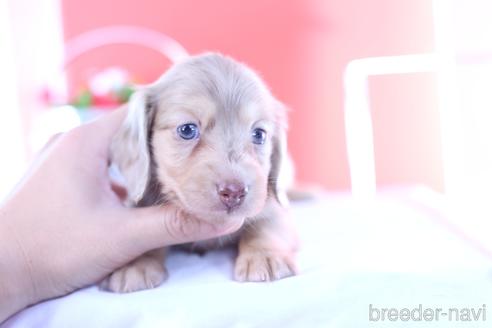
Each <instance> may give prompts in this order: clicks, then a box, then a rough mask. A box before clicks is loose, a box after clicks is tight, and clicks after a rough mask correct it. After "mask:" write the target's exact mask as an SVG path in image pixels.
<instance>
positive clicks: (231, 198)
mask: <svg viewBox="0 0 492 328" xmlns="http://www.w3.org/2000/svg"><path fill="white" fill-rule="evenodd" d="M217 194H218V195H219V198H220V201H221V202H222V204H224V205H225V206H226V207H227V211H228V212H229V211H232V210H234V209H236V208H238V207H239V206H241V204H242V203H243V202H244V199H245V198H246V195H247V194H248V187H247V186H246V185H245V184H244V183H242V182H239V181H227V182H224V183H221V184H219V185H218V186H217Z"/></svg>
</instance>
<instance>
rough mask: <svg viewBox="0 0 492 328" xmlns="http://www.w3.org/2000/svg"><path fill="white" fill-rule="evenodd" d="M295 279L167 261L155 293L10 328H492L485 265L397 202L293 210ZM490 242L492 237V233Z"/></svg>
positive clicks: (87, 300) (220, 262)
mask: <svg viewBox="0 0 492 328" xmlns="http://www.w3.org/2000/svg"><path fill="white" fill-rule="evenodd" d="M293 212H294V217H295V220H296V224H297V226H298V229H299V233H300V236H301V240H302V247H301V250H300V252H299V254H298V263H299V267H300V271H301V272H300V275H298V276H296V277H292V278H287V279H284V280H280V281H276V282H272V283H237V282H235V281H233V280H232V271H233V261H234V256H235V254H234V251H233V250H230V249H229V250H221V251H214V252H209V253H207V254H206V255H205V256H202V257H200V256H198V255H195V254H189V253H182V252H175V253H172V254H171V255H170V257H169V258H168V260H167V266H168V270H169V273H170V278H169V280H168V281H167V282H166V283H164V285H162V286H160V287H159V288H157V289H154V290H148V291H142V292H138V293H132V294H124V295H118V294H111V293H108V292H102V291H99V290H98V289H97V288H96V287H91V288H86V289H84V290H81V291H78V292H75V293H73V294H71V295H68V296H66V297H62V298H59V299H55V300H51V301H47V302H44V303H41V304H38V305H36V306H32V307H30V308H28V309H26V310H24V311H22V312H21V313H19V314H17V315H16V316H14V317H12V318H11V319H10V320H8V321H7V322H6V323H5V324H4V325H3V326H2V328H18V327H119V328H122V327H123V328H124V327H241V328H243V327H400V326H401V327H461V326H463V327H492V278H491V277H492V276H491V268H492V259H491V258H488V257H487V256H486V254H485V253H484V252H480V251H479V250H478V249H477V248H474V246H473V245H472V244H470V243H467V242H466V241H465V240H464V239H463V238H461V237H460V236H459V234H456V233H453V232H452V231H451V230H450V229H447V228H446V227H445V225H443V224H442V222H440V221H439V219H437V218H436V217H434V216H435V215H433V213H432V212H431V211H428V212H427V211H425V210H423V209H418V208H417V207H415V206H413V205H411V204H410V203H408V202H405V201H402V200H401V199H399V198H397V197H389V196H379V197H378V199H376V200H375V201H374V202H370V203H369V202H368V203H365V204H361V203H355V202H354V201H353V200H351V199H350V198H349V197H348V196H347V195H344V194H340V195H331V196H326V197H323V198H322V199H320V200H318V201H312V202H306V203H300V204H296V205H294V207H293ZM491 234H492V232H491ZM369 304H373V306H374V307H379V308H391V307H394V308H398V309H401V308H403V307H407V308H410V309H413V308H415V307H418V305H419V304H422V305H423V307H424V308H426V307H430V308H445V309H446V308H450V307H457V308H462V307H472V308H480V307H482V306H483V305H484V304H485V305H486V307H488V308H487V310H488V311H489V312H490V313H487V315H488V316H487V317H486V320H485V321H483V320H480V321H478V322H472V323H469V322H461V323H460V322H450V321H448V320H445V319H441V320H440V321H432V322H425V321H423V322H401V321H397V322H389V321H387V320H386V321H384V322H381V321H380V322H370V321H369Z"/></svg>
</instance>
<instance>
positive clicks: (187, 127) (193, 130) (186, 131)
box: [177, 123, 200, 140]
mask: <svg viewBox="0 0 492 328" xmlns="http://www.w3.org/2000/svg"><path fill="white" fill-rule="evenodd" d="M177 131H178V135H179V136H180V137H181V138H183V139H185V140H191V139H196V138H198V137H199V136H200V131H199V130H198V126H196V124H193V123H186V124H183V125H180V126H178V128H177Z"/></svg>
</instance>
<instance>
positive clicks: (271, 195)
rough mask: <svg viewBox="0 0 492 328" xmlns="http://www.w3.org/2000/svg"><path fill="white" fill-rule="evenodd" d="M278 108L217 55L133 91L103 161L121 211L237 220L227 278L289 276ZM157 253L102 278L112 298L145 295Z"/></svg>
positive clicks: (199, 245)
mask: <svg viewBox="0 0 492 328" xmlns="http://www.w3.org/2000/svg"><path fill="white" fill-rule="evenodd" d="M286 128H287V122H286V110H285V108H284V106H283V105H282V104H281V103H280V102H279V101H278V100H277V99H275V98H274V97H273V96H272V94H271V93H270V91H269V90H268V88H267V87H266V86H265V84H264V83H263V81H262V80H261V79H260V78H259V77H258V76H257V75H256V74H255V73H254V72H253V71H252V70H251V69H249V68H247V67H246V66H245V65H243V64H240V63H238V62H236V61H234V60H232V59H231V58H228V57H225V56H223V55H219V54H204V55H199V56H193V57H190V58H188V59H186V60H185V61H183V62H180V63H178V64H175V65H174V66H173V67H171V68H170V69H169V70H168V71H167V72H166V73H165V74H164V75H163V76H162V77H161V78H160V79H159V80H158V81H157V82H155V83H153V84H151V85H148V86H144V87H142V88H140V89H139V90H138V91H137V92H135V93H134V94H133V95H132V97H131V99H130V101H129V103H128V117H127V118H126V120H125V122H124V123H123V125H122V127H121V129H120V130H119V131H118V133H117V134H116V135H115V137H114V141H113V144H112V149H111V154H112V155H111V156H112V162H113V163H114V164H115V165H117V166H118V167H119V170H120V172H121V174H122V176H123V177H124V179H125V180H126V187H127V190H128V200H127V201H128V203H129V204H130V205H131V206H137V207H141V206H151V205H158V206H176V207H178V208H180V209H182V210H183V211H185V212H186V213H190V214H192V215H194V216H196V217H197V218H199V219H202V220H204V221H208V222H211V223H214V222H216V223H217V222H224V220H237V219H238V218H241V219H245V221H244V222H245V223H244V225H243V227H242V228H241V229H240V230H239V231H238V232H236V233H234V234H233V235H230V236H225V237H222V238H217V239H214V240H206V241H202V242H196V243H193V244H192V245H191V248H192V249H193V248H195V249H203V248H210V247H216V246H215V245H222V244H224V242H226V241H230V240H238V241H239V242H238V251H239V254H238V257H237V260H236V263H235V270H234V271H235V272H234V277H235V279H236V280H238V281H270V280H275V279H280V278H284V277H287V276H291V275H293V274H295V272H296V269H295V261H294V255H295V249H296V247H297V238H296V234H295V231H294V230H293V229H292V226H291V224H290V223H289V216H288V211H287V204H286V203H287V197H286V188H287V185H286V183H287V181H288V180H289V177H288V175H289V174H288V172H287V171H289V170H287V169H286V166H288V159H287V155H286ZM164 256H165V250H163V249H158V250H154V251H151V252H149V253H146V254H144V255H142V256H141V257H139V258H137V259H136V260H134V261H133V262H131V263H129V264H127V265H126V266H124V267H122V268H120V269H118V270H117V271H115V272H113V273H112V274H111V275H110V276H108V277H107V278H106V279H105V280H104V281H103V283H102V286H103V287H104V288H106V289H108V290H111V291H115V292H131V291H137V290H141V289H147V288H152V287H155V286H158V285H159V284H161V283H162V282H163V281H164V280H165V279H166V277H167V271H166V268H165V266H164Z"/></svg>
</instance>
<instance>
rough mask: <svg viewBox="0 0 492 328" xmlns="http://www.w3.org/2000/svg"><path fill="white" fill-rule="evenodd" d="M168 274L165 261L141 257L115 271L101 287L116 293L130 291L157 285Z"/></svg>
mask: <svg viewBox="0 0 492 328" xmlns="http://www.w3.org/2000/svg"><path fill="white" fill-rule="evenodd" d="M167 276H168V274H167V270H166V268H165V267H164V265H163V263H161V262H160V261H156V259H154V258H150V257H141V258H138V259H136V260H135V261H133V262H131V263H129V264H127V265H125V266H123V267H121V268H119V269H118V270H116V271H114V272H113V273H112V274H110V275H109V276H108V277H106V278H105V279H104V280H103V281H102V282H101V284H100V287H101V289H104V290H108V291H111V292H115V293H130V292H135V291H138V290H143V289H150V288H154V287H157V286H159V285H160V284H162V283H163V282H164V280H166V279H167Z"/></svg>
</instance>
